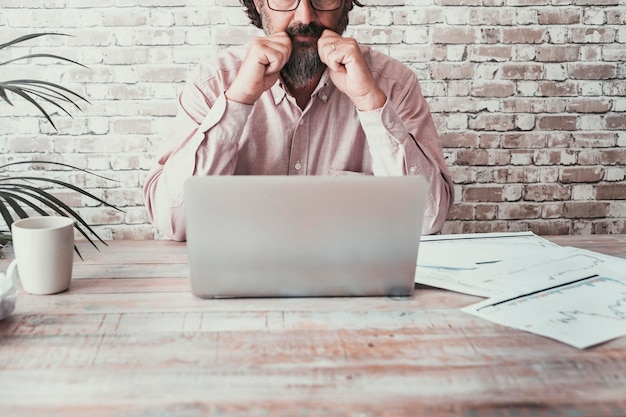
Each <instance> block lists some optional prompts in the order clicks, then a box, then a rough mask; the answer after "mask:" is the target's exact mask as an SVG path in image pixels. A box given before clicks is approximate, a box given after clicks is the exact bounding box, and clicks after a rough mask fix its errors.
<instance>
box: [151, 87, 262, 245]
mask: <svg viewBox="0 0 626 417" xmlns="http://www.w3.org/2000/svg"><path fill="white" fill-rule="evenodd" d="M206 103H207V101H206V97H205V96H204V95H203V94H202V93H201V91H200V90H199V89H197V88H195V86H194V84H193V83H188V84H187V86H186V87H185V89H184V91H183V92H182V93H181V95H180V96H179V109H178V113H177V115H176V118H175V119H174V120H173V122H172V123H170V128H169V130H168V132H167V133H166V134H165V135H164V138H163V142H162V144H161V147H160V149H159V151H158V154H157V155H158V156H157V164H156V165H155V167H154V168H153V169H152V170H151V171H150V172H149V174H148V177H147V179H146V182H145V185H144V200H145V205H146V208H147V211H148V215H149V217H150V219H151V221H152V223H153V224H154V226H155V228H156V229H157V232H158V233H159V234H161V235H164V236H166V237H169V238H172V239H174V240H181V241H182V240H185V239H186V233H185V213H184V206H183V184H184V182H185V180H186V179H187V178H189V177H191V176H194V175H230V174H232V173H233V172H234V169H235V165H236V162H237V148H238V140H239V138H240V137H241V133H242V130H243V127H244V125H245V123H246V120H247V118H248V115H249V114H250V112H251V110H252V106H250V105H245V104H240V103H235V102H232V101H229V100H227V99H226V97H225V95H224V94H223V93H222V94H221V95H220V96H219V97H218V98H217V100H216V101H215V103H213V105H212V106H210V107H209V106H208V105H207V104H206Z"/></svg>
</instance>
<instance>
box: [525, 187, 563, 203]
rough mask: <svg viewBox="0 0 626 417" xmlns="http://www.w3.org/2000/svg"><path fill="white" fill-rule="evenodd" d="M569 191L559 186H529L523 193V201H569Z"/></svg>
mask: <svg viewBox="0 0 626 417" xmlns="http://www.w3.org/2000/svg"><path fill="white" fill-rule="evenodd" d="M570 196H571V189H570V188H569V187H567V186H564V185H560V184H529V185H527V186H526V189H525V191H524V200H525V201H560V200H569V199H570Z"/></svg>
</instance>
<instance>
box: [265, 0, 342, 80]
mask: <svg viewBox="0 0 626 417" xmlns="http://www.w3.org/2000/svg"><path fill="white" fill-rule="evenodd" d="M259 12H260V13H261V16H262V21H263V30H264V31H265V33H266V34H268V35H269V34H270V33H272V32H273V30H272V28H271V20H270V18H269V16H268V15H267V14H266V12H265V9H264V2H261V4H260V9H259ZM347 26H348V10H347V9H346V10H344V13H343V15H342V16H341V19H340V21H339V23H338V24H337V27H336V28H334V29H333V28H326V27H325V26H322V25H320V24H317V23H315V22H311V23H309V24H304V23H296V24H294V25H292V26H289V27H288V28H287V29H286V32H287V34H288V35H289V37H290V38H291V42H292V45H293V49H292V52H291V56H290V57H289V60H288V61H287V63H286V64H285V66H284V67H283V69H282V70H281V71H280V75H281V76H282V77H283V80H285V82H287V83H289V84H290V85H291V86H292V87H294V88H302V87H305V86H307V85H309V83H310V82H311V81H312V80H313V79H314V78H315V77H316V76H317V75H318V74H319V73H320V72H322V71H323V70H324V69H325V68H326V64H324V63H323V62H322V60H321V59H320V56H319V53H318V52H317V40H316V41H314V42H297V41H296V40H295V36H296V35H303V36H314V37H315V38H317V39H319V38H320V36H322V32H324V30H325V29H331V30H334V31H335V32H336V33H338V34H339V35H341V34H343V32H344V31H345V30H346V27H347Z"/></svg>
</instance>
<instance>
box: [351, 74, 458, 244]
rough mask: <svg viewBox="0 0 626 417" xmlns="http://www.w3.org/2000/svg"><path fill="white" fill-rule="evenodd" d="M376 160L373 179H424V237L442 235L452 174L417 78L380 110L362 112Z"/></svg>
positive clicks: (449, 201)
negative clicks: (406, 176) (381, 177)
mask: <svg viewBox="0 0 626 417" xmlns="http://www.w3.org/2000/svg"><path fill="white" fill-rule="evenodd" d="M358 114H359V119H360V122H361V125H362V127H363V130H364V132H365V135H366V137H367V142H368V146H369V148H370V153H371V156H372V159H373V171H374V175H380V176H393V175H396V176H399V175H421V176H423V177H425V178H426V180H427V182H428V184H429V187H430V190H429V191H430V192H429V194H428V201H427V204H426V213H425V217H424V223H423V227H422V233H424V234H433V233H438V232H440V231H441V228H442V227H443V224H444V222H445V220H446V217H447V215H448V211H449V209H450V206H451V205H452V203H453V201H454V188H453V183H452V178H451V176H450V172H449V170H448V167H447V165H446V163H445V160H444V157H443V151H442V148H441V142H440V139H439V135H438V134H437V130H436V128H435V125H434V122H433V120H432V116H431V114H430V109H429V107H428V104H427V103H426V100H425V99H424V97H423V95H422V93H421V90H420V88H419V83H418V81H417V77H413V82H409V83H407V86H406V88H405V89H404V90H403V91H402V93H400V94H395V95H391V97H388V99H387V102H386V103H385V105H384V106H383V107H382V108H380V109H377V110H372V111H367V112H359V113H358Z"/></svg>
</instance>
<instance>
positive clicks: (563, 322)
mask: <svg viewBox="0 0 626 417" xmlns="http://www.w3.org/2000/svg"><path fill="white" fill-rule="evenodd" d="M470 312H472V313H473V314H476V315H479V316H481V317H483V318H486V319H488V320H491V321H494V322H497V323H500V324H504V325H507V326H511V327H515V328H518V329H521V330H526V331H529V332H532V333H536V334H540V335H543V336H547V337H551V338H553V339H557V340H560V341H562V342H565V343H568V344H571V345H573V346H576V347H578V348H581V349H582V348H585V347H588V346H592V345H595V344H598V343H601V342H604V341H607V340H610V339H614V338H616V337H619V336H623V335H626V282H625V281H622V280H619V279H614V278H610V277H605V276H594V277H591V278H589V279H586V280H582V281H578V282H576V283H572V284H565V285H562V286H559V287H557V288H553V289H549V290H545V291H541V292H538V293H534V294H532V295H528V296H523V297H519V298H515V299H512V300H510V301H505V302H502V303H498V304H497V305H494V306H493V307H489V306H483V307H482V308H479V309H474V310H473V311H470Z"/></svg>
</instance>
